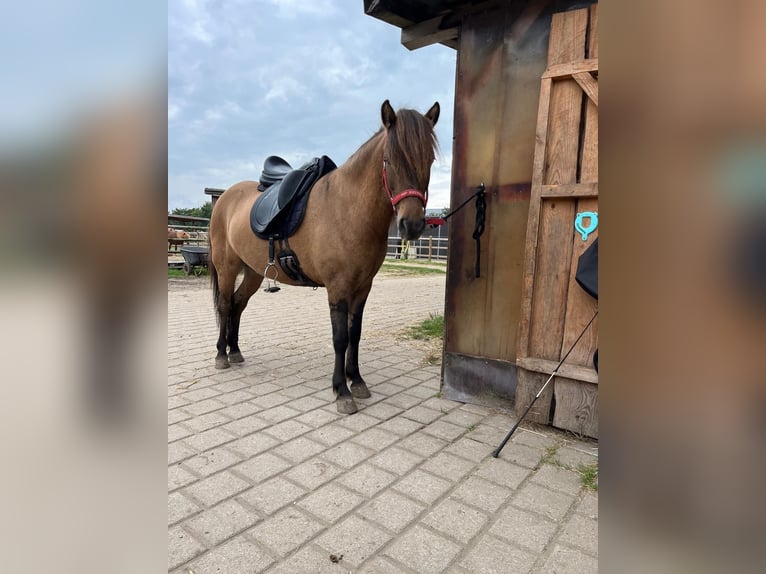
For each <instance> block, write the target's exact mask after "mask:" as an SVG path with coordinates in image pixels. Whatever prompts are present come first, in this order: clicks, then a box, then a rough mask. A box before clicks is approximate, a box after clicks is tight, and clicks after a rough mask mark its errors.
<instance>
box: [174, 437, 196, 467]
mask: <svg viewBox="0 0 766 574" xmlns="http://www.w3.org/2000/svg"><path fill="white" fill-rule="evenodd" d="M196 454H197V451H195V450H194V449H193V448H191V447H190V446H188V445H187V444H185V443H184V442H183V440H178V441H176V442H171V443H170V444H169V445H168V465H171V464H175V463H177V462H180V461H182V460H184V459H185V458H189V457H191V456H194V455H196Z"/></svg>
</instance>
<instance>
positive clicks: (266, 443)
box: [226, 431, 279, 458]
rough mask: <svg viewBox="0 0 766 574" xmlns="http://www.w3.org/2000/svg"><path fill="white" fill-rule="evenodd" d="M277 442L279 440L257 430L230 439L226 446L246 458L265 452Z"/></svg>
mask: <svg viewBox="0 0 766 574" xmlns="http://www.w3.org/2000/svg"><path fill="white" fill-rule="evenodd" d="M278 444H279V440H277V439H275V438H274V437H272V436H270V435H268V434H266V433H264V432H263V431H259V432H254V433H252V434H249V435H247V436H245V437H242V438H240V439H237V440H235V441H232V442H230V443H229V444H227V445H226V447H227V448H228V449H229V450H232V451H234V452H236V453H238V454H240V455H241V456H242V457H245V458H248V457H251V456H255V455H257V454H260V453H262V452H265V451H267V450H269V449H270V448H272V447H273V446H275V445H278Z"/></svg>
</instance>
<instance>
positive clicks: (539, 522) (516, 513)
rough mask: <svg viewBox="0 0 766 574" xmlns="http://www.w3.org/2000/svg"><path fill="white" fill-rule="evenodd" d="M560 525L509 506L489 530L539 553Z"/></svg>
mask: <svg viewBox="0 0 766 574" xmlns="http://www.w3.org/2000/svg"><path fill="white" fill-rule="evenodd" d="M558 526H559V525H558V524H556V523H555V522H551V521H550V520H547V519H545V518H542V517H541V516H538V515H536V514H532V513H530V512H525V511H523V510H519V509H518V508H515V507H513V506H509V507H508V508H506V509H505V510H503V511H502V512H501V513H500V516H499V518H498V519H497V521H496V522H495V523H494V524H493V525H492V528H490V530H489V531H490V533H492V534H494V535H495V536H498V537H499V538H505V539H506V540H508V541H510V542H512V543H515V544H518V545H520V546H524V547H526V548H527V549H528V550H530V551H531V552H535V553H538V554H539V553H541V552H542V551H543V550H544V549H545V547H546V546H547V544H548V542H550V540H551V537H552V536H553V533H554V532H556V529H557V528H558Z"/></svg>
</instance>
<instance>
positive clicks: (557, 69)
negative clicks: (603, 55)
mask: <svg viewBox="0 0 766 574" xmlns="http://www.w3.org/2000/svg"><path fill="white" fill-rule="evenodd" d="M580 72H598V58H591V59H588V60H580V61H578V62H568V63H565V64H552V65H550V66H548V69H547V70H545V73H544V74H543V76H542V77H543V78H556V79H559V78H567V77H570V76H572V75H573V74H578V73H580Z"/></svg>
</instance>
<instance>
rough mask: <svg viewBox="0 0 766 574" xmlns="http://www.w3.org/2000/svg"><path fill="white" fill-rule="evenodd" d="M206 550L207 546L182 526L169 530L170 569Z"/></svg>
mask: <svg viewBox="0 0 766 574" xmlns="http://www.w3.org/2000/svg"><path fill="white" fill-rule="evenodd" d="M204 551H205V547H204V546H202V544H200V543H199V542H197V541H196V540H195V539H194V538H193V537H192V536H191V534H189V533H188V532H186V531H185V530H183V529H182V528H181V527H180V526H175V527H173V528H171V529H169V530H168V570H172V569H173V568H175V567H176V566H180V565H181V564H183V563H184V562H188V561H189V560H191V559H192V558H194V557H195V556H197V555H198V554H201V553H202V552H204ZM200 574H201V573H200Z"/></svg>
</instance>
